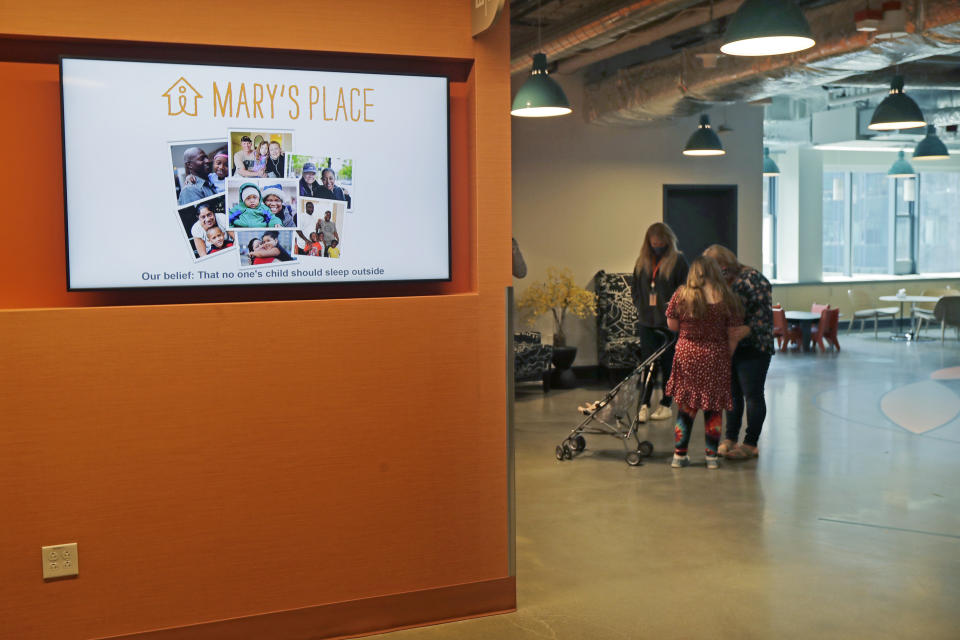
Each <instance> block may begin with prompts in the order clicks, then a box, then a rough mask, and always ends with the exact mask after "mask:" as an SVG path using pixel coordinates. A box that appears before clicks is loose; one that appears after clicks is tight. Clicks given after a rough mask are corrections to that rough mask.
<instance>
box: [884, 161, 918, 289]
mask: <svg viewBox="0 0 960 640" xmlns="http://www.w3.org/2000/svg"><path fill="white" fill-rule="evenodd" d="M890 187H891V196H892V197H893V216H894V217H893V238H894V242H893V272H894V273H895V274H896V275H904V274H907V273H916V272H917V263H916V260H914V246H915V245H916V243H915V242H914V237H913V230H914V229H915V228H916V216H915V215H914V214H915V212H916V204H917V181H916V179H915V178H897V179H895V180H891V181H890Z"/></svg>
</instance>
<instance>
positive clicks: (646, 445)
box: [637, 440, 653, 458]
mask: <svg viewBox="0 0 960 640" xmlns="http://www.w3.org/2000/svg"><path fill="white" fill-rule="evenodd" d="M637 451H639V452H640V455H642V456H643V457H645V458H649V457H650V456H651V455H652V454H653V443H652V442H650V441H649V440H644V441H643V442H641V443H640V446H639V447H637Z"/></svg>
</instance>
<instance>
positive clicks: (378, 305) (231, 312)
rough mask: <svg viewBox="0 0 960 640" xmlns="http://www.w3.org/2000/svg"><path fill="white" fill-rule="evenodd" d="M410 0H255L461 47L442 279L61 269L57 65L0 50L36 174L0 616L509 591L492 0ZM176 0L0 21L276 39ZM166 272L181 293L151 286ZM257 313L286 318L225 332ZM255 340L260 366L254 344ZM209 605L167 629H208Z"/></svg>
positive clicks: (169, 37)
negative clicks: (294, 279)
mask: <svg viewBox="0 0 960 640" xmlns="http://www.w3.org/2000/svg"><path fill="white" fill-rule="evenodd" d="M243 4H249V8H247V9H244V8H243V7H242V5H243ZM401 4H405V3H396V2H390V1H386V0H379V1H365V2H351V3H341V4H338V6H337V9H336V11H335V12H334V13H333V14H332V19H333V20H335V21H336V24H337V28H335V29H322V28H321V27H322V25H323V20H324V18H325V17H329V16H331V14H330V13H329V12H328V10H326V9H321V8H317V9H315V10H313V11H311V12H310V13H309V14H308V15H306V16H303V15H302V7H303V6H304V5H303V4H302V3H299V2H296V3H295V2H284V1H281V2H274V3H272V4H271V6H270V15H271V16H272V17H271V18H270V19H271V20H274V21H283V22H284V23H285V28H286V29H287V31H286V33H285V34H284V36H283V37H282V38H279V41H278V42H277V46H283V47H289V48H297V47H299V48H311V47H317V46H320V44H322V46H323V48H324V49H326V50H332V51H346V52H359V53H374V54H394V55H403V56H429V57H435V58H463V59H472V60H473V61H474V66H473V71H472V72H471V76H470V79H469V80H468V81H467V82H466V83H463V84H461V85H456V86H455V87H454V89H453V98H454V99H453V112H454V113H453V114H452V118H453V119H452V122H451V125H452V127H453V129H454V136H453V137H454V142H455V145H454V160H453V165H454V168H453V179H452V180H453V199H454V224H453V226H454V247H455V254H456V255H457V258H456V260H457V262H455V266H454V271H455V276H454V281H453V282H452V283H449V284H446V285H438V288H436V289H431V288H429V287H426V288H424V287H422V286H421V288H417V287H416V286H413V287H409V286H407V287H399V288H390V287H381V288H377V289H371V288H363V287H359V288H354V289H350V288H340V289H338V290H337V291H336V292H334V293H333V294H332V295H333V296H350V295H365V296H370V295H380V294H389V293H394V294H396V295H395V296H393V297H383V298H371V297H365V298H350V297H333V298H329V299H320V300H311V299H299V300H280V299H272V300H269V299H263V298H264V297H265V295H266V294H259V293H256V294H255V293H249V292H248V293H241V294H237V293H236V292H230V293H224V292H220V293H217V292H211V293H210V296H211V297H210V298H207V299H212V300H251V301H245V302H213V303H206V304H205V303H200V302H201V301H202V299H201V298H198V297H196V295H195V294H191V293H183V292H168V293H166V294H163V296H162V297H158V298H149V299H148V298H146V297H144V295H143V294H137V293H133V292H127V293H117V292H111V293H72V294H68V293H66V292H65V266H64V258H63V250H62V236H61V235H60V234H62V228H63V212H62V195H61V188H62V187H61V184H60V178H59V162H60V146H59V145H60V142H59V130H60V126H59V113H58V109H59V105H58V99H59V98H58V94H57V87H56V76H55V68H53V67H49V66H45V65H23V64H11V63H2V64H0V80H2V81H3V86H4V88H5V95H8V96H17V99H16V100H15V101H13V102H14V104H11V101H9V100H5V101H3V102H4V103H5V104H3V106H2V109H3V111H2V112H0V118H3V121H6V122H8V123H9V122H16V130H17V136H16V138H17V139H18V140H22V141H25V142H26V145H27V147H29V151H28V153H29V157H30V158H32V159H35V160H36V161H37V164H36V165H35V167H36V168H35V170H29V171H26V172H24V173H22V174H21V173H18V176H17V178H16V182H17V183H19V185H20V187H21V188H22V189H23V192H24V193H26V194H34V195H33V196H28V197H27V198H26V201H31V202H32V203H33V204H32V205H31V206H30V209H29V210H30V211H31V212H32V213H31V217H30V219H29V220H25V221H22V222H28V223H29V226H25V227H24V228H26V229H28V230H29V231H28V233H27V234H26V235H27V236H29V237H37V236H42V237H45V238H48V240H49V246H47V244H41V245H39V247H38V246H37V245H36V244H35V243H27V242H24V243H19V246H21V247H28V246H33V248H34V250H36V249H39V250H40V254H39V255H37V254H33V255H36V256H37V257H33V255H29V254H25V253H23V251H22V249H17V250H12V251H7V252H0V270H2V276H0V306H2V307H4V309H0V335H3V340H0V420H2V422H0V513H2V514H3V516H2V517H3V525H2V526H0V637H3V638H8V637H9V638H17V639H18V640H30V639H34V638H36V639H43V640H57V639H59V638H100V637H105V636H114V635H122V634H132V633H136V632H143V631H148V630H154V629H162V628H171V627H172V628H183V627H186V626H188V625H196V624H199V623H205V622H216V621H226V620H228V619H233V618H243V617H246V616H261V617H260V618H251V622H250V625H253V624H254V621H256V620H258V619H259V620H261V621H262V620H266V619H268V618H264V617H263V615H264V614H268V613H271V612H286V611H290V610H299V611H308V612H309V611H319V610H321V609H323V610H324V611H328V610H331V609H332V610H334V613H336V611H337V610H341V616H340V618H341V622H342V619H344V616H346V615H347V613H345V612H348V611H353V614H352V615H354V616H356V615H357V614H356V610H355V609H354V610H350V609H348V608H346V607H347V606H348V605H349V604H350V603H351V602H357V601H361V600H362V599H365V598H377V597H386V600H377V601H376V602H378V603H381V602H383V603H385V604H383V606H380V605H379V604H378V607H377V608H378V610H381V611H382V610H383V608H384V607H386V608H389V606H390V605H389V602H390V598H391V597H396V598H397V600H396V602H397V603H399V602H401V600H400V598H404V597H406V598H409V596H401V595H399V594H406V593H408V592H414V591H424V590H437V591H436V594H437V595H436V596H432V595H430V594H431V593H432V592H429V591H426V593H427V596H424V597H421V598H420V599H415V600H409V599H408V600H402V602H404V603H407V604H405V605H404V606H406V607H407V608H408V609H409V607H413V608H414V609H415V610H416V611H417V612H421V613H418V614H416V615H413V614H411V612H410V611H409V610H408V611H406V614H407V618H406V620H407V623H417V622H425V621H429V620H432V619H435V618H436V617H444V618H454V617H457V616H462V615H475V614H478V613H483V612H484V610H483V607H482V606H481V607H480V608H478V606H477V603H476V602H473V603H472V605H471V606H466V605H464V606H463V607H461V608H460V609H457V606H458V605H450V606H452V607H453V609H452V610H451V609H449V608H448V609H447V610H443V612H442V613H440V609H439V608H437V607H434V606H433V605H434V604H436V603H437V602H440V601H442V600H443V598H444V593H446V592H444V588H447V587H451V588H453V589H462V588H463V587H462V585H471V584H476V585H490V584H493V585H495V586H496V589H497V590H499V591H498V593H497V594H496V595H497V597H491V598H490V600H489V601H490V602H491V603H494V602H499V603H500V604H490V606H489V609H488V610H495V609H499V610H503V609H509V608H510V607H512V606H513V605H512V602H513V595H512V594H513V583H512V581H511V580H509V576H508V558H507V553H508V544H507V542H508V541H507V501H506V497H507V486H506V462H505V448H506V443H505V431H506V425H505V414H506V407H505V401H506V400H505V386H506V382H505V372H504V351H505V345H504V322H505V311H504V287H506V286H508V285H509V284H510V273H509V266H508V265H509V238H510V210H509V203H510V153H509V145H510V129H509V124H510V123H509V121H508V119H509V116H508V114H507V106H508V104H509V86H508V71H507V68H508V59H509V51H508V30H507V19H506V16H503V17H501V21H500V24H499V26H498V27H497V28H496V30H495V31H494V32H493V33H489V34H486V36H484V37H483V38H481V39H480V40H477V41H474V40H473V39H472V38H471V37H470V24H469V11H468V6H467V5H468V3H466V2H452V1H450V0H420V1H419V2H417V3H411V5H415V6H416V10H415V11H413V12H406V11H403V10H401V9H398V5H401ZM194 6H195V5H194V4H193V3H186V2H166V3H162V4H160V5H144V4H138V3H132V4H127V5H123V4H118V3H113V2H94V1H88V2H82V3H76V2H70V3H68V2H54V1H39V2H32V3H21V4H18V5H16V6H14V5H10V4H9V3H8V5H7V6H6V7H5V8H4V21H3V24H2V25H0V30H3V31H5V32H6V34H7V35H6V36H0V40H7V41H8V43H9V41H10V40H11V38H19V37H33V36H41V37H46V36H50V37H77V38H105V39H114V38H122V39H124V40H152V41H178V42H184V43H205V44H210V43H214V44H223V45H247V46H249V45H265V44H271V43H268V42H258V41H255V40H254V38H252V37H251V35H250V34H251V33H255V34H256V33H262V32H263V29H261V27H262V26H263V24H264V16H263V10H262V6H261V5H260V4H257V3H240V5H239V6H238V5H237V3H234V4H233V5H231V9H230V11H229V12H224V14H223V15H220V16H217V18H216V19H215V20H210V21H202V20H193V19H189V20H185V19H183V16H187V15H191V14H192V12H193V11H194V9H193V7H194ZM149 7H157V8H156V9H151V8H149ZM298 16H301V17H309V18H310V19H309V20H303V19H297V17H298ZM251 21H252V22H253V23H255V24H256V25H257V28H256V29H252V28H251V26H250V23H251ZM286 23H288V24H286ZM318 33H322V37H318ZM122 54H123V48H122V46H120V47H118V50H117V55H118V56H122ZM309 291H310V292H309V293H307V290H305V289H300V290H296V289H295V290H291V291H290V294H291V297H298V298H306V297H308V296H312V295H316V294H315V292H314V291H313V290H309ZM417 293H431V294H435V295H414V294H417ZM321 294H323V295H327V294H326V293H323V292H321ZM218 296H220V297H218ZM398 296H399V297H398ZM272 297H274V298H276V297H277V296H276V295H273V296H272ZM178 299H182V300H185V301H187V302H190V303H191V304H159V305H145V304H142V303H144V302H147V301H148V300H149V301H153V302H175V301H177V300H178ZM265 325H271V326H275V327H282V330H281V334H282V336H283V337H282V338H281V339H277V340H275V341H272V342H270V343H268V344H262V343H259V342H257V341H250V340H245V339H242V338H238V337H237V336H238V335H241V332H240V331H238V329H239V328H242V327H251V326H253V327H257V326H265ZM198 342H202V343H203V344H204V345H205V346H206V347H207V348H206V350H205V353H202V354H200V355H198V353H197V348H196V345H197V343H198ZM214 350H216V353H219V354H220V355H219V356H218V357H211V355H210V354H211V353H213V352H214ZM264 355H268V357H269V358H271V360H269V364H268V365H267V366H264V365H262V364H258V363H256V362H255V358H257V357H263V356H264ZM73 541H75V542H78V543H79V552H80V564H81V575H80V577H79V578H78V579H71V580H63V581H56V582H50V583H44V582H43V581H42V580H41V576H40V566H39V565H40V562H39V547H40V546H41V545H47V544H57V543H61V542H73ZM505 579H506V580H505ZM457 585H461V587H457ZM449 593H453V592H452V591H451V592H449ZM457 593H461V592H457ZM505 594H506V599H504V595H505ZM464 600H466V599H464ZM455 601H456V599H455V598H454V599H453V600H449V601H448V602H447V604H449V603H450V602H455ZM504 601H506V603H507V604H506V605H504V604H503V602H504ZM411 602H414V603H416V604H412V605H411V604H409V603H411ZM398 606H399V605H398ZM324 607H325V608H324ZM338 608H340V609H338ZM411 615H412V617H411ZM275 616H278V617H271V618H269V620H270V621H271V622H270V627H269V628H270V637H271V639H272V640H282V639H284V638H293V637H323V635H324V634H327V635H330V634H333V633H340V632H343V627H342V626H337V624H336V621H335V620H334V621H332V622H331V621H327V619H326V618H321V617H317V618H316V619H315V620H317V621H318V622H315V623H313V624H314V626H312V627H310V628H309V630H308V631H303V630H302V629H299V630H297V631H295V630H294V627H295V625H294V623H292V622H290V621H291V619H292V618H291V616H289V615H286V614H275ZM334 618H336V615H334ZM331 620H333V618H332V619H331ZM398 620H399V618H390V617H389V616H387V617H383V616H380V617H376V618H370V619H369V620H359V621H356V620H354V621H353V622H354V623H355V624H354V626H353V627H350V628H349V629H350V630H352V631H363V630H373V629H380V628H384V627H389V626H393V625H396V624H400V622H398ZM301 622H302V619H301ZM224 624H226V623H224ZM230 624H234V625H236V624H239V625H240V626H239V630H238V628H237V627H232V629H233V631H232V632H231V633H232V635H221V636H216V637H266V636H263V635H262V633H261V632H258V633H256V634H255V635H248V633H247V632H244V631H243V629H244V628H245V627H244V624H246V623H245V622H244V621H243V620H240V621H239V622H237V621H234V622H231V623H230ZM327 625H329V626H327ZM206 628H207V627H193V629H194V635H177V636H170V637H197V638H200V637H215V633H213V632H212V631H211V632H209V633H206V632H204V629H206ZM210 628H211V629H212V628H215V625H214V626H213V627H210ZM246 628H248V629H252V628H254V627H253V626H249V627H246ZM197 629H199V631H197ZM205 633H206V635H205ZM305 633H309V634H311V635H309V636H308V635H303V634H305ZM298 634H300V635H298ZM164 637H166V636H164Z"/></svg>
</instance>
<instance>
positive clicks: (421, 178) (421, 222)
mask: <svg viewBox="0 0 960 640" xmlns="http://www.w3.org/2000/svg"><path fill="white" fill-rule="evenodd" d="M61 91H62V101H63V146H64V159H63V162H64V179H65V185H66V187H65V191H66V193H65V198H66V224H67V254H68V255H67V262H68V268H69V280H68V282H69V287H70V288H71V289H101V288H130V287H169V286H223V285H237V284H279V283H340V282H363V281H406V280H446V279H449V278H450V259H451V257H450V204H449V139H448V86H447V79H446V78H444V77H435V76H419V75H418V76H405V75H387V74H370V73H341V72H327V71H305V70H295V69H271V68H260V67H236V66H208V65H200V64H168V63H154V62H130V61H121V60H99V59H98V60H92V59H81V58H64V59H62V60H61Z"/></svg>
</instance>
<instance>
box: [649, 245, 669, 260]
mask: <svg viewBox="0 0 960 640" xmlns="http://www.w3.org/2000/svg"><path fill="white" fill-rule="evenodd" d="M650 249H652V250H653V255H655V256H657V257H658V258H662V257H663V254H665V253H666V252H667V247H666V246H663V247H653V246H651V247H650Z"/></svg>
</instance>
